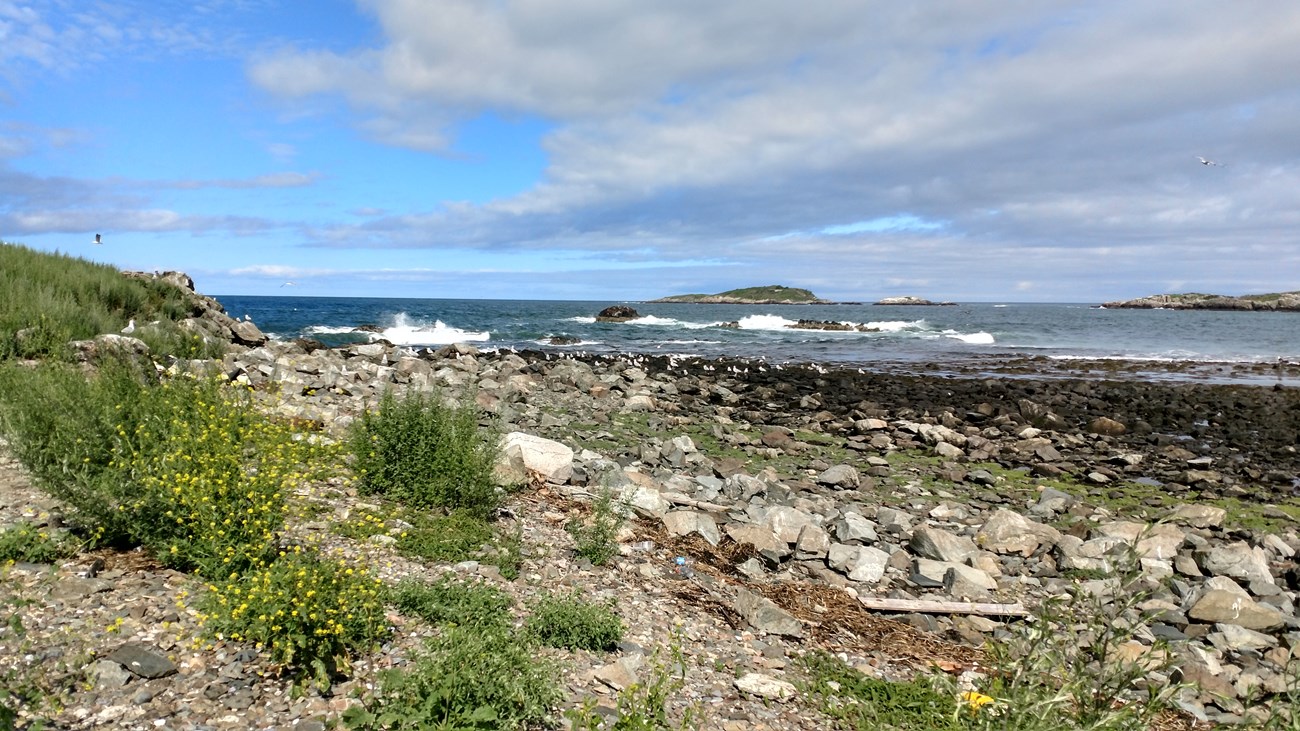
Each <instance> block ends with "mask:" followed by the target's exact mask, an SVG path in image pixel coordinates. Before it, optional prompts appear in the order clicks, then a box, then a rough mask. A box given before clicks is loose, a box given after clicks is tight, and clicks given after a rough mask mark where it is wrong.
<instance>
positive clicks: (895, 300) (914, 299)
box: [872, 295, 957, 307]
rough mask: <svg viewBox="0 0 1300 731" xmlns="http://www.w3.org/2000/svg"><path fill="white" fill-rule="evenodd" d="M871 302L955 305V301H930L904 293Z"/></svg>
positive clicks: (928, 305)
mask: <svg viewBox="0 0 1300 731" xmlns="http://www.w3.org/2000/svg"><path fill="white" fill-rule="evenodd" d="M872 304H876V305H894V306H899V305H903V306H921V307H951V306H954V305H956V304H957V303H956V302H932V301H930V300H928V299H925V298H924V297H915V296H912V295H904V296H901V297H885V298H884V299H880V300H876V301H875V302H873V303H872Z"/></svg>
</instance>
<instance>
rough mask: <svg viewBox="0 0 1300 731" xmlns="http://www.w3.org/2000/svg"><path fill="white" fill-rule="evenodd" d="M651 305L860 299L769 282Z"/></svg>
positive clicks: (917, 301)
mask: <svg viewBox="0 0 1300 731" xmlns="http://www.w3.org/2000/svg"><path fill="white" fill-rule="evenodd" d="M649 303H650V304H663V303H689V304H695V305H860V304H862V303H861V302H835V301H832V300H826V299H822V298H821V297H818V296H817V295H815V294H813V293H812V292H810V291H808V290H806V289H800V288H798V287H786V286H784V285H780V284H769V285H767V286H765V287H743V288H741V289H729V290H727V291H726V292H719V293H717V294H675V295H672V296H671V297H661V298H659V299H657V300H649ZM872 304H877V305H951V304H955V303H953V302H931V301H930V300H928V299H922V298H921V297H912V296H906V297H886V298H884V299H882V300H880V301H879V302H874V303H872Z"/></svg>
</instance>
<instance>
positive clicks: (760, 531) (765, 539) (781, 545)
mask: <svg viewBox="0 0 1300 731" xmlns="http://www.w3.org/2000/svg"><path fill="white" fill-rule="evenodd" d="M726 531H727V535H728V536H729V537H730V538H731V540H733V541H735V542H736V543H739V544H742V545H747V546H753V548H754V550H755V551H757V552H758V555H760V556H762V557H763V558H765V559H767V560H768V561H769V562H771V563H774V564H775V563H779V562H780V561H781V559H783V558H785V557H786V556H789V555H790V553H791V551H790V544H789V543H787V542H785V541H783V540H781V539H779V538H777V537H776V534H775V533H773V532H772V529H771V528H769V527H767V526H765V525H753V524H750V523H728V524H727V526H726Z"/></svg>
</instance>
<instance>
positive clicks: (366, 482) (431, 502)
mask: <svg viewBox="0 0 1300 731" xmlns="http://www.w3.org/2000/svg"><path fill="white" fill-rule="evenodd" d="M349 443H350V446H351V448H352V452H353V454H354V455H355V457H356V463H355V465H354V467H355V470H356V473H357V476H358V478H359V480H360V483H359V489H360V491H361V492H362V493H363V494H381V495H386V496H388V497H391V498H394V499H398V500H401V501H403V502H405V503H408V504H410V505H414V506H418V507H425V508H428V507H440V508H446V509H454V510H463V511H467V512H469V513H471V514H473V515H476V516H478V517H483V518H486V517H487V516H489V515H491V514H492V512H493V511H495V510H496V508H497V506H498V505H499V504H500V500H501V491H500V490H499V489H498V488H497V486H496V485H495V483H494V481H493V478H492V470H493V466H494V465H495V463H496V457H497V452H498V449H499V447H498V440H497V435H496V433H495V430H493V429H487V430H482V429H480V428H479V425H478V417H477V414H476V412H475V409H474V407H473V406H472V405H468V406H459V407H451V406H447V405H446V404H444V403H443V402H442V400H441V398H440V397H439V396H438V395H437V394H432V395H430V394H423V393H417V392H412V393H408V394H406V395H405V396H403V397H401V398H397V397H395V396H393V394H392V393H391V392H385V394H384V396H383V397H382V399H381V400H380V402H379V409H378V410H377V411H367V412H366V413H365V414H363V415H362V417H361V418H360V419H359V420H358V421H357V422H356V425H355V427H354V428H353V431H352V434H351V437H350V439H349Z"/></svg>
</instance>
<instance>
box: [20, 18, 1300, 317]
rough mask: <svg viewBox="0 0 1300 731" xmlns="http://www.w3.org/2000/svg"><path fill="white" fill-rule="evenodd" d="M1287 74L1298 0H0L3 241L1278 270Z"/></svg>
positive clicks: (65, 247) (909, 267) (361, 289)
mask: <svg viewBox="0 0 1300 731" xmlns="http://www.w3.org/2000/svg"><path fill="white" fill-rule="evenodd" d="M1297 68H1300V5H1297V4H1296V3H1295V2H1294V1H1293V0H1261V1H1260V2H1252V3H1223V2H1209V1H1201V0H1188V1H1186V2H1180V3H1169V2H1166V1H1165V0H1127V1H1124V2H1093V3H1087V4H1082V5H1081V4H1078V3H1052V2H1019V1H1015V2H1005V1H1003V2H970V3H961V4H951V3H893V2H862V1H858V2H848V1H843V0H825V1H824V2H818V3H814V4H807V3H789V2H783V1H778V0H748V1H747V2H743V3H742V2H719V3H704V4H701V3H698V2H686V1H684V0H662V1H660V2H654V3H638V2H626V1H623V0H606V1H605V2H601V3H582V2H572V0H501V1H500V2H491V3H488V2H481V1H479V0H357V1H356V2H348V1H345V0H313V2H272V1H271V0H206V1H200V2H179V1H174V0H152V1H146V0H112V1H111V2H110V1H108V0H104V1H102V2H100V1H97V0H41V1H40V2H25V1H23V0H0V239H3V240H5V241H9V242H16V243H22V244H25V245H27V246H30V247H33V248H37V249H42V250H48V251H54V250H58V251H62V252H65V253H71V254H75V255H79V256H85V257H87V258H90V259H94V260H96V261H103V262H108V263H111V264H114V265H116V266H119V267H122V268H125V269H143V270H152V269H160V270H176V269H179V270H183V271H186V272H188V273H189V274H190V275H191V276H193V277H194V279H195V281H196V283H197V285H198V287H199V289H200V290H201V291H203V292H206V293H211V294H218V295H220V294H272V295H275V294H286V293H292V294H295V295H358V296H413V297H475V298H538V299H598V300H603V299H619V300H625V299H645V298H653V297H658V296H663V295H667V294H676V293H684V292H717V291H722V290H726V289H731V288H734V287H742V286H752V285H755V284H777V283H779V284H785V285H788V286H799V287H807V288H809V289H812V290H813V291H814V292H816V293H817V294H818V295H820V296H822V297H828V298H834V299H850V300H870V299H875V298H879V297H884V296H893V295H900V294H913V295H919V296H924V297H930V298H934V299H946V300H961V301H987V300H999V301H1005V300H1021V301H1083V302H1088V301H1101V300H1105V299H1112V298H1116V297H1128V296H1139V295H1144V294H1150V293H1156V292H1176V291H1215V292H1225V293H1234V294H1236V293H1247V292H1264V291H1277V290H1291V289H1300V134H1297V133H1296V130H1300V75H1297V74H1296V73H1295V69H1297ZM1198 156H1203V157H1205V158H1207V159H1210V160H1213V161H1216V162H1218V163H1221V164H1219V165H1203V164H1201V162H1200V161H1199V160H1198V159H1197V158H1198ZM96 233H102V234H103V236H104V245H102V246H95V245H93V244H92V243H91V241H92V239H93V237H94V234H96ZM287 281H292V282H295V285H294V286H293V287H292V288H288V287H284V286H282V285H283V284H284V283H285V282H287Z"/></svg>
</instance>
